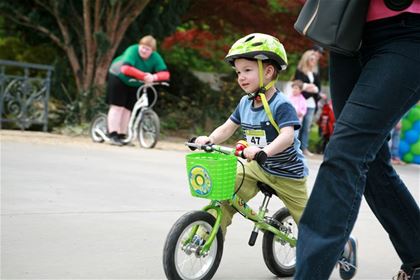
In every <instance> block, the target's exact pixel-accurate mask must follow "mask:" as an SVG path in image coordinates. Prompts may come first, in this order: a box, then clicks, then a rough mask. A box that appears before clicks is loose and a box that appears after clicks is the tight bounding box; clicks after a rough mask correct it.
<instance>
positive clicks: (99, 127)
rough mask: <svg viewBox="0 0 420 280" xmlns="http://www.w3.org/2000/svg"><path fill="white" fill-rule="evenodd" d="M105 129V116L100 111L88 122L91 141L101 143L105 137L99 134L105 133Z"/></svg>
mask: <svg viewBox="0 0 420 280" xmlns="http://www.w3.org/2000/svg"><path fill="white" fill-rule="evenodd" d="M107 130H108V127H107V116H106V115H105V114H103V113H100V114H98V115H96V116H95V118H93V121H92V123H91V124H90V129H89V132H90V138H92V141H93V142H97V143H102V142H104V141H105V139H104V138H103V137H102V136H101V134H103V135H106V133H107Z"/></svg>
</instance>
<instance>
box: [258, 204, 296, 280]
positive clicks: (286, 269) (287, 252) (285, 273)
mask: <svg viewBox="0 0 420 280" xmlns="http://www.w3.org/2000/svg"><path fill="white" fill-rule="evenodd" d="M273 219H274V220H276V221H278V222H279V223H280V224H281V225H282V227H283V230H284V231H287V232H288V233H289V234H291V235H293V236H294V237H295V238H296V239H297V236H298V227H297V224H296V223H295V221H294V220H293V218H292V216H291V215H290V213H289V210H288V209H287V208H282V209H280V210H279V211H277V212H276V213H274V215H273ZM273 226H276V227H277V225H273ZM262 251H263V256H264V262H265V264H266V265H267V267H268V269H269V270H270V271H271V272H272V273H274V274H275V275H277V276H279V277H289V276H292V275H293V274H294V273H295V268H296V247H291V246H290V244H289V243H287V242H282V241H277V240H276V239H275V238H274V234H273V233H272V232H269V231H267V232H265V233H264V238H263V247H262Z"/></svg>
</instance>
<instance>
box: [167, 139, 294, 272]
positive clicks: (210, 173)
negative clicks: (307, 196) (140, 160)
mask: <svg viewBox="0 0 420 280" xmlns="http://www.w3.org/2000/svg"><path fill="white" fill-rule="evenodd" d="M186 145H187V146H189V147H190V149H191V150H196V149H200V150H204V151H205V152H204V153H191V154H188V155H187V156H186V161H187V173H188V177H189V185H190V191H191V194H192V195H193V196H195V197H201V198H207V199H209V200H210V204H209V205H207V206H205V207H204V208H203V209H202V210H201V211H191V212H188V213H186V214H184V215H183V216H182V217H180V218H179V219H178V220H177V221H176V223H175V224H174V225H173V226H172V228H171V230H170V231H169V233H168V236H167V238H166V242H165V246H164V252H163V267H164V270H165V274H166V277H167V278H168V279H171V280H172V279H183V280H187V279H188V280H195V279H197V280H198V279H211V278H212V277H213V276H214V274H215V273H216V270H217V268H218V267H219V264H220V261H221V258H222V254H223V242H224V237H223V233H222V229H221V227H220V224H221V220H222V210H221V204H222V203H229V204H230V205H231V206H232V207H233V208H235V209H236V210H237V211H238V212H239V213H240V214H241V215H242V216H243V217H244V218H246V219H248V220H250V221H252V222H253V223H254V230H253V231H252V233H251V236H250V239H249V242H248V244H249V245H250V246H253V245H254V244H255V241H256V239H257V235H258V232H259V231H262V232H263V233H264V237H263V243H262V252H263V256H264V262H265V264H266V265H267V267H268V269H269V270H270V271H271V272H272V273H274V274H275V275H277V276H279V277H287V276H292V275H293V274H294V271H295V265H296V241H297V233H298V230H297V225H296V223H295V222H294V220H293V218H292V216H291V215H290V213H289V211H288V209H287V208H281V209H280V210H278V211H277V212H276V213H274V215H273V216H272V217H269V216H267V213H268V210H267V207H268V203H269V200H270V198H271V196H272V195H273V194H275V191H274V190H273V189H272V188H271V187H269V186H268V185H266V184H263V183H261V182H259V183H258V184H257V185H258V187H259V189H260V190H261V192H262V193H263V194H264V199H263V202H262V204H261V206H260V208H259V211H258V212H256V211H254V210H253V209H251V208H250V207H249V206H248V205H247V203H246V202H245V201H243V200H242V199H241V198H240V197H238V196H237V195H236V192H237V191H236V192H235V181H236V168H237V162H238V161H239V160H238V159H237V158H236V157H237V156H240V157H243V155H242V151H241V150H240V149H234V148H228V147H223V146H219V145H214V144H208V145H198V144H194V143H186ZM266 159H267V155H266V154H265V153H264V152H262V151H261V152H260V153H258V154H257V155H256V156H255V159H254V160H256V161H257V162H258V163H260V164H262V163H264V162H265V160H266ZM239 162H240V161H239ZM240 163H241V162H240ZM239 188H240V186H239V187H238V189H239ZM209 211H211V212H212V213H215V214H213V215H212V214H210V213H209Z"/></svg>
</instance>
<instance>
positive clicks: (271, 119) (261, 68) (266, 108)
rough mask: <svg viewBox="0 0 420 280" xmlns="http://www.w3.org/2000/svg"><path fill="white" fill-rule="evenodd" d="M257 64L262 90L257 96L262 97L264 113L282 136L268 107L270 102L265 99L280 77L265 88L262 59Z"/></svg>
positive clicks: (260, 89)
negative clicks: (267, 92)
mask: <svg viewBox="0 0 420 280" xmlns="http://www.w3.org/2000/svg"><path fill="white" fill-rule="evenodd" d="M257 62H258V74H259V77H260V81H259V83H260V84H259V86H260V88H259V90H258V93H257V94H256V96H260V97H261V102H262V104H263V107H264V111H265V113H266V114H267V117H268V119H269V121H270V123H271V125H272V126H273V127H274V128H275V129H276V130H277V133H279V134H280V128H279V126H278V125H277V123H276V122H275V121H274V118H273V114H272V113H271V110H270V106H269V105H268V102H267V98H265V93H266V91H267V90H268V89H270V88H272V87H273V86H274V85H275V83H276V82H277V79H278V75H277V77H276V78H275V79H274V80H272V81H271V82H269V83H268V84H267V85H265V86H264V82H263V64H262V61H261V60H260V59H258V61H257ZM254 98H255V97H254Z"/></svg>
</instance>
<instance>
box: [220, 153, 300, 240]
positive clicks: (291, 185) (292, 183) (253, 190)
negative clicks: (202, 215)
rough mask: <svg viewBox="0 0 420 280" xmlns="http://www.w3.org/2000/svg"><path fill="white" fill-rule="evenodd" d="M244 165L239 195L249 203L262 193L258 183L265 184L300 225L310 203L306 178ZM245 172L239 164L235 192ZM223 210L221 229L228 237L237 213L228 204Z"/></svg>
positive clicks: (257, 166)
mask: <svg viewBox="0 0 420 280" xmlns="http://www.w3.org/2000/svg"><path fill="white" fill-rule="evenodd" d="M243 163H244V167H245V177H244V181H243V183H242V187H241V188H240V190H239V192H238V193H237V195H238V196H239V197H240V198H241V199H242V200H244V201H246V202H247V201H249V200H250V199H251V198H253V197H254V196H256V195H257V193H258V192H259V191H260V190H259V188H258V187H257V182H258V181H260V182H263V183H265V184H267V185H269V186H270V187H271V188H272V189H274V190H275V191H276V194H277V196H278V197H279V198H280V199H281V200H282V201H283V203H284V204H285V206H286V207H287V209H289V211H290V214H291V215H292V217H293V219H294V220H295V222H296V223H299V220H300V217H301V216H302V213H303V210H304V209H305V206H306V202H307V201H308V194H307V188H306V177H305V178H303V179H293V178H287V177H280V176H274V175H271V174H269V173H267V172H266V171H264V170H263V169H262V168H261V167H260V166H259V165H258V163H257V162H256V161H251V162H245V161H244V162H243ZM243 171H244V170H243V168H242V165H241V164H238V170H237V175H236V185H235V190H237V188H238V187H239V184H240V183H241V181H242V177H243V174H244V173H243ZM221 208H222V215H223V218H222V221H221V228H222V231H223V235H226V228H227V226H229V225H230V224H231V223H232V217H233V215H234V214H235V213H236V212H237V211H236V210H235V209H234V208H233V207H232V206H230V205H229V204H228V203H226V202H224V203H223V204H222V207H221ZM212 214H214V213H212Z"/></svg>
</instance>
